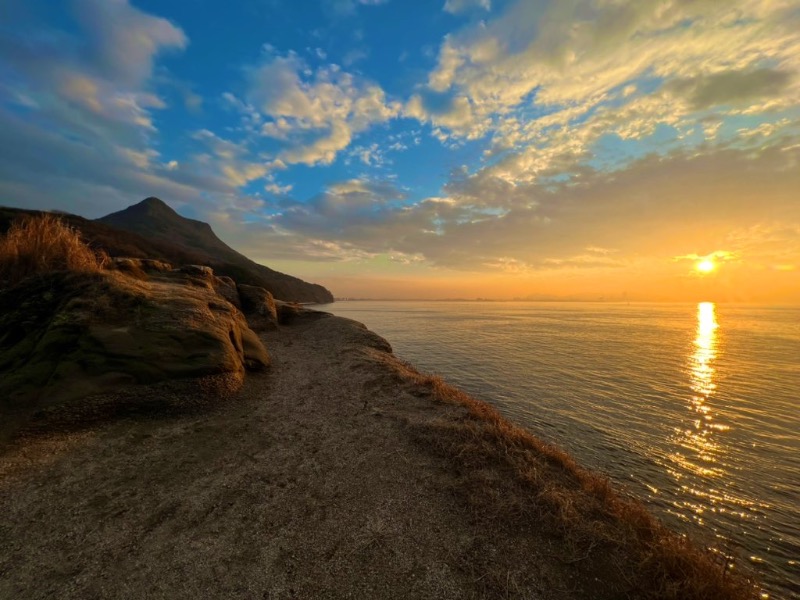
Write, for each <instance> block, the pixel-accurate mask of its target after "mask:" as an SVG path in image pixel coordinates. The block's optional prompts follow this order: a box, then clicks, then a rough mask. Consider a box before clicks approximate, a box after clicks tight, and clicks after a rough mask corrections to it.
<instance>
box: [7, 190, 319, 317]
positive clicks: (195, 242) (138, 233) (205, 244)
mask: <svg viewBox="0 0 800 600" xmlns="http://www.w3.org/2000/svg"><path fill="white" fill-rule="evenodd" d="M26 214H31V215H32V214H38V212H37V211H30V210H23V209H17V208H5V207H0V233H2V232H5V231H6V230H7V229H8V227H9V225H10V223H11V222H12V221H13V220H14V219H16V218H17V217H19V216H22V215H26ZM62 218H63V219H64V221H66V222H67V223H68V224H69V225H71V226H72V227H75V228H76V229H78V230H79V231H80V232H81V235H82V237H83V238H84V239H85V240H86V241H87V242H88V243H89V244H90V245H91V246H92V247H95V248H102V249H104V250H105V251H106V252H108V253H109V254H110V255H111V256H129V257H133V258H154V259H159V260H165V261H167V262H170V263H173V264H204V265H209V266H211V267H213V269H214V271H215V272H216V273H217V274H219V275H227V276H229V277H233V278H234V279H235V280H236V281H237V282H240V283H245V284H250V285H257V286H260V287H264V288H266V289H267V290H269V291H270V292H272V294H273V296H275V297H276V298H278V299H280V300H287V301H295V302H317V303H326V302H332V301H333V295H332V294H331V293H330V292H329V291H328V290H327V289H325V288H324V287H322V286H321V285H317V284H313V283H307V282H305V281H303V280H301V279H298V278H297V277H292V276H291V275H286V274H284V273H280V272H278V271H274V270H272V269H270V268H269V267H265V266H264V265H260V264H258V263H256V262H254V261H252V260H250V259H249V258H247V257H246V256H244V255H242V254H240V253H238V252H236V251H235V250H234V249H233V248H231V247H230V246H228V245H227V244H225V243H224V242H223V241H222V240H220V239H219V238H218V237H217V236H216V235H215V234H214V231H213V230H212V229H211V226H210V225H209V224H208V223H203V222H202V221H195V220H192V219H186V218H184V217H182V216H180V215H179V214H178V213H176V212H175V211H174V210H172V209H171V208H170V207H169V206H167V204H165V203H164V202H162V201H161V200H159V199H157V198H147V199H146V200H143V201H142V202H140V203H138V204H134V205H133V206H130V207H128V208H126V209H125V210H122V211H119V212H116V213H112V214H110V215H107V216H105V217H102V218H100V219H97V220H94V221H92V220H89V219H84V218H83V217H79V216H77V215H70V214H65V215H62Z"/></svg>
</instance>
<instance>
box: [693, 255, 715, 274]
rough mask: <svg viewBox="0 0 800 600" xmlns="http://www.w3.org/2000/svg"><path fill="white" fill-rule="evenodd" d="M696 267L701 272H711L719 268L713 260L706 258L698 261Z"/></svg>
mask: <svg viewBox="0 0 800 600" xmlns="http://www.w3.org/2000/svg"><path fill="white" fill-rule="evenodd" d="M694 268H695V269H697V270H698V271H700V272H701V273H711V271H713V270H714V269H716V268H717V265H715V264H714V261H713V260H711V259H708V258H705V259H703V260H701V261H700V262H699V263H697V264H696V265H695V266H694Z"/></svg>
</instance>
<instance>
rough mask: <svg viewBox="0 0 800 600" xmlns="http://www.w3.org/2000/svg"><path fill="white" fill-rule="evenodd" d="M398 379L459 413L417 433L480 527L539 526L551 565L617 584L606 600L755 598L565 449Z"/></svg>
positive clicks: (435, 383)
mask: <svg viewBox="0 0 800 600" xmlns="http://www.w3.org/2000/svg"><path fill="white" fill-rule="evenodd" d="M402 375H403V376H404V377H411V378H412V379H413V380H415V381H416V382H417V383H418V384H419V385H421V386H423V387H424V388H425V389H426V390H427V391H428V392H429V393H430V394H431V395H432V396H433V398H434V400H436V401H439V402H442V403H445V404H449V405H452V406H454V407H457V408H460V410H456V412H455V413H453V415H451V417H449V418H444V419H441V420H440V421H439V422H438V423H435V424H433V425H427V426H426V427H425V429H426V431H423V432H422V435H423V437H424V442H425V443H426V444H432V445H434V446H436V447H437V448H438V450H439V451H440V452H442V453H443V454H444V455H446V456H448V457H451V458H453V459H455V460H454V462H455V463H456V464H457V465H459V467H461V472H462V484H461V486H462V491H463V493H464V496H465V497H466V498H467V502H468V503H469V504H470V505H471V507H472V509H473V511H474V514H476V515H479V518H481V519H482V520H483V521H484V522H486V525H487V526H491V527H492V528H495V529H496V528H500V529H505V530H507V531H508V533H509V535H513V532H518V531H524V530H526V529H530V528H541V527H542V525H543V524H546V525H547V526H549V528H550V529H551V530H552V531H554V532H555V535H556V537H558V538H559V539H561V546H560V547H561V549H562V550H563V555H561V556H558V557H556V558H558V559H559V560H560V561H562V562H563V563H567V564H577V563H582V564H583V566H582V568H584V569H585V568H589V569H591V568H592V567H590V566H589V564H593V565H594V567H593V569H594V571H595V572H603V571H606V572H605V573H604V578H606V579H607V578H609V577H610V578H611V579H613V580H615V581H616V582H617V585H616V588H617V591H616V592H614V593H613V594H612V597H615V598H652V599H656V598H657V599H659V600H745V599H748V600H752V599H754V598H757V597H758V593H757V588H756V586H755V585H754V584H753V582H752V581H750V580H749V579H748V578H747V577H745V576H743V575H741V574H736V573H733V572H732V571H731V570H730V568H731V567H732V565H731V564H729V562H728V560H727V559H726V558H725V557H724V554H723V553H720V552H714V551H712V550H707V549H704V548H699V547H698V546H696V545H694V544H693V543H692V542H690V541H689V540H688V539H687V538H686V537H685V536H681V535H678V534H677V533H675V532H673V531H671V530H669V529H667V528H666V527H665V526H664V525H662V524H661V522H660V521H658V520H657V519H655V518H654V517H653V516H652V515H651V514H650V513H649V512H648V511H647V510H646V509H645V507H644V506H643V505H642V504H641V503H640V502H638V501H636V500H634V499H631V498H626V497H623V496H621V495H620V494H619V493H618V492H616V491H615V490H614V488H613V486H612V485H611V483H610V482H609V481H608V479H607V478H605V477H603V476H601V475H598V474H597V473H593V472H591V471H588V470H586V469H584V468H582V467H580V466H579V465H578V464H577V463H576V462H575V460H574V459H573V458H572V457H571V456H570V455H568V454H567V453H565V452H564V451H562V450H560V449H559V448H557V447H555V446H552V445H550V444H547V443H545V442H543V441H542V440H540V439H538V438H536V437H535V436H533V435H531V434H530V433H528V432H527V431H525V430H523V429H521V428H520V427H517V426H515V425H513V424H512V423H510V422H509V421H508V420H506V419H505V418H504V417H502V416H501V415H500V414H499V413H498V412H497V411H496V410H495V409H494V408H492V407H491V406H489V405H488V404H486V403H484V402H481V401H478V400H475V399H474V398H471V397H470V396H468V395H467V394H465V393H464V392H462V391H460V390H458V389H456V388H453V387H451V386H449V385H447V384H446V383H445V382H444V381H442V380H441V379H440V378H438V377H430V376H425V375H421V374H419V373H416V372H413V371H410V372H405V373H403V374H402ZM464 409H466V410H465V411H464ZM487 473H488V474H492V473H493V474H494V476H487ZM497 474H499V476H497ZM609 572H611V573H612V574H611V575H610V576H609ZM598 597H599V596H598Z"/></svg>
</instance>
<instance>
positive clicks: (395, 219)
mask: <svg viewBox="0 0 800 600" xmlns="http://www.w3.org/2000/svg"><path fill="white" fill-rule="evenodd" d="M798 159H800V149H798V150H791V151H785V150H781V149H777V148H773V149H769V150H764V151H763V152H762V153H760V154H759V155H758V156H757V157H755V158H754V157H753V156H752V155H751V153H750V152H745V151H737V150H721V149H719V150H717V151H716V152H714V153H711V154H708V155H696V154H693V153H691V152H687V153H685V154H681V153H677V154H674V155H672V156H670V157H667V158H660V157H657V156H651V157H646V158H643V159H640V160H638V161H636V162H634V163H632V164H631V165H629V166H627V167H626V168H624V169H622V170H619V171H617V172H614V173H613V174H608V173H603V172H594V173H587V174H586V175H585V179H584V180H583V181H582V182H581V183H580V184H574V183H563V184H561V185H557V186H552V185H543V184H539V183H536V182H531V183H528V184H523V185H520V184H517V185H512V184H510V183H508V182H506V181H504V180H502V179H498V178H492V177H489V176H488V175H486V174H475V175H469V174H462V175H459V176H457V177H455V178H454V180H453V182H452V183H451V184H450V185H449V186H448V187H447V189H446V192H447V195H446V196H443V197H431V198H426V199H423V200H413V199H411V198H408V197H407V195H406V193H405V192H404V191H403V190H402V189H400V188H398V187H397V186H396V185H395V184H393V183H391V182H385V181H383V182H381V181H378V182H376V181H368V180H361V179H356V180H347V181H342V182H339V183H336V184H332V185H330V186H329V187H328V189H327V190H326V191H325V192H324V193H322V194H320V195H318V196H315V197H314V198H312V199H311V200H310V201H308V202H299V201H291V200H289V201H283V202H282V203H281V204H280V206H279V207H277V211H278V212H277V214H276V215H274V216H273V217H271V218H270V221H269V227H270V231H273V232H279V233H280V235H282V236H287V237H289V238H291V239H292V240H293V242H292V248H293V251H294V252H296V253H297V254H296V255H295V258H296V259H306V260H325V261H332V260H348V261H351V260H369V259H370V257H374V256H378V255H384V256H389V255H392V254H393V253H398V255H404V256H414V257H416V258H415V262H416V263H422V262H424V263H425V264H426V265H429V266H433V267H439V268H446V269H452V270H458V271H466V272H496V271H502V272H507V273H512V272H514V273H519V274H522V273H528V274H532V273H538V272H549V271H554V270H564V269H569V270H571V271H581V272H588V271H596V270H614V271H615V272H616V271H620V270H621V269H627V270H628V271H626V272H629V271H630V270H631V269H633V270H635V269H636V268H639V267H638V266H637V265H640V264H641V263H642V261H643V260H645V257H646V260H647V261H650V263H652V264H653V265H654V266H653V268H654V269H666V268H668V267H669V265H670V264H671V263H672V259H673V257H675V256H683V257H684V258H687V257H700V256H707V255H709V254H710V253H716V256H717V257H718V258H719V259H732V258H733V257H734V256H737V257H740V258H741V261H739V262H742V261H744V262H745V263H746V264H748V265H751V266H753V265H755V266H757V265H761V264H763V265H766V267H765V268H767V267H769V268H773V266H774V265H773V262H774V264H775V265H779V264H780V265H793V264H800V244H798V242H797V240H798V239H800V236H797V235H796V232H797V229H796V228H797V224H798V223H800V205H798V204H797V202H796V197H795V194H794V190H795V189H800V187H799V186H800V170H793V169H788V168H787V169H784V168H782V167H784V166H789V165H791V164H794V161H796V160H798ZM692 190H694V191H692ZM765 199H768V201H767V200H765ZM687 215H688V216H687ZM775 223H789V224H793V225H791V227H790V229H791V231H790V230H789V229H787V227H788V226H786V225H784V227H783V229H782V230H778V229H776V228H775V225H774V224H775ZM253 235H254V236H255V232H253ZM253 239H256V238H255V237H254V238H253ZM258 239H259V244H262V243H263V244H267V245H266V246H264V247H262V248H261V249H260V252H263V253H267V252H272V251H275V252H281V250H280V249H278V248H275V247H273V245H272V241H270V240H268V239H267V238H266V237H265V236H262V237H260V238H258ZM275 239H284V238H275ZM303 240H307V241H310V240H315V241H316V242H318V243H319V242H324V243H325V244H329V245H328V246H326V248H327V249H328V251H326V252H325V253H320V252H319V246H315V249H314V250H313V251H311V252H310V253H308V252H305V251H304V250H303ZM790 240H794V241H791V242H790ZM253 243H255V242H253ZM781 245H782V246H783V247H784V251H782V252H780V253H778V254H775V256H778V257H779V258H780V260H779V261H777V262H775V261H773V262H769V260H768V257H769V256H770V254H771V253H773V251H774V250H775V249H776V248H779V247H781ZM335 248H338V249H340V250H341V252H342V254H341V255H340V256H338V258H337V255H336V252H335V251H334V249H335ZM720 248H724V249H725V252H726V253H725V254H722V253H721V251H719V252H718V250H719V249H720ZM359 256H360V258H359ZM687 259H688V258H687ZM650 263H648V264H650ZM754 268H755V267H754ZM630 272H632V271H630Z"/></svg>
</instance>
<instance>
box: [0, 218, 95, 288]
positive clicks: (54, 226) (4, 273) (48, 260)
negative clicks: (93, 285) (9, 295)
mask: <svg viewBox="0 0 800 600" xmlns="http://www.w3.org/2000/svg"><path fill="white" fill-rule="evenodd" d="M107 259H108V256H107V255H106V254H105V252H103V251H99V252H95V251H94V250H92V249H91V248H90V247H89V246H87V245H86V244H85V243H84V242H83V241H82V240H81V237H80V235H79V234H78V232H77V231H76V230H75V229H74V228H72V227H70V226H69V225H66V224H65V223H63V222H62V221H61V219H60V218H59V217H56V216H54V215H49V214H44V215H41V216H25V217H22V218H19V219H17V220H16V221H14V222H13V223H12V224H11V226H10V228H9V229H8V232H7V233H6V234H5V235H4V236H3V237H2V238H0V281H6V282H8V283H9V284H12V285H13V284H15V283H18V282H19V281H21V280H23V279H25V278H26V277H28V276H30V275H36V274H41V273H48V272H52V271H73V272H80V273H95V272H98V271H100V270H101V269H102V268H103V265H104V263H105V262H106V260H107Z"/></svg>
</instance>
